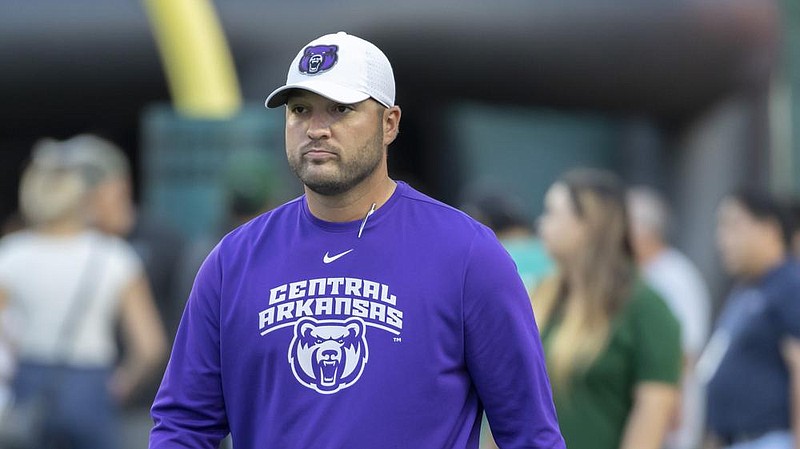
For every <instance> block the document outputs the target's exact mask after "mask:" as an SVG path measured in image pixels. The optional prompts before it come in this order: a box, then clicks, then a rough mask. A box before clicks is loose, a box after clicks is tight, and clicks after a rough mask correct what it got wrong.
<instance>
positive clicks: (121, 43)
mask: <svg viewBox="0 0 800 449" xmlns="http://www.w3.org/2000/svg"><path fill="white" fill-rule="evenodd" d="M216 6H217V9H218V12H219V16H220V18H221V20H222V25H223V27H224V29H225V32H226V34H227V37H228V40H229V43H230V46H231V49H232V52H233V55H234V58H235V63H236V67H237V72H238V76H239V80H240V83H241V88H242V92H243V95H244V97H245V100H246V101H247V103H248V108H247V110H248V111H252V110H257V111H258V112H252V113H251V112H248V114H256V115H255V117H258V120H261V119H263V126H262V127H261V128H259V131H258V132H257V133H256V134H254V137H253V139H252V142H256V143H259V142H260V143H264V145H270V146H273V147H274V146H277V147H280V146H281V142H282V134H281V131H280V129H281V126H280V124H281V122H282V112H281V111H280V110H278V111H266V110H265V111H263V113H262V112H261V111H260V110H258V107H259V105H260V103H261V102H262V101H263V99H264V97H265V96H266V94H267V93H268V92H270V91H271V89H272V88H273V87H274V86H276V85H278V84H280V83H281V82H282V80H283V79H284V78H285V73H286V64H287V63H288V61H290V60H291V59H292V58H293V56H294V53H295V51H296V50H297V48H298V46H300V45H302V44H303V43H305V42H307V41H308V40H310V39H311V38H313V37H316V36H318V35H321V34H323V33H327V32H334V31H338V30H347V31H349V32H351V33H353V34H356V35H362V36H364V37H366V38H369V39H370V40H372V41H373V42H375V43H376V44H377V45H378V46H380V47H381V48H382V49H383V50H384V51H385V52H386V53H387V55H389V57H390V59H391V61H392V63H393V65H394V67H395V71H396V76H397V83H398V94H397V100H398V103H399V104H400V105H401V106H402V107H403V112H404V114H403V129H402V133H401V136H400V138H399V139H398V141H397V142H396V143H395V144H394V145H393V146H392V148H391V150H390V166H391V170H392V171H394V172H396V173H403V174H404V175H410V176H411V177H413V178H414V180H415V181H417V182H418V183H419V185H422V186H425V187H424V189H425V190H426V191H427V193H430V194H432V195H434V196H436V197H438V198H441V199H443V200H445V201H447V202H450V203H453V204H456V203H457V201H458V197H459V193H460V189H461V187H462V186H464V185H467V183H469V182H475V181H481V182H482V181H486V182H490V183H491V182H492V181H493V180H501V181H502V182H503V184H504V185H509V186H510V187H509V188H511V189H512V190H513V191H514V193H515V194H517V195H519V196H523V197H526V198H529V203H528V206H529V207H530V210H529V213H530V214H531V215H537V214H538V212H539V211H540V210H541V200H542V195H543V192H544V190H545V189H546V187H547V186H548V185H549V184H550V183H551V182H552V181H553V180H554V179H555V178H556V177H557V176H558V174H559V173H560V172H561V171H563V170H565V169H566V168H569V167H572V166H575V165H591V166H598V167H605V168H610V169H612V170H614V171H616V172H618V173H619V174H621V175H622V176H623V177H624V178H625V179H627V180H629V181H631V182H636V183H640V184H641V183H645V184H650V185H653V186H655V187H658V188H659V189H662V190H663V191H665V192H667V193H668V195H669V197H670V198H669V199H670V201H671V202H672V203H673V204H675V205H676V215H677V216H676V219H677V223H676V224H677V226H676V228H677V229H679V230H680V232H679V233H678V235H676V236H675V237H676V243H677V246H678V247H680V248H681V249H683V250H684V251H685V252H686V253H687V254H688V255H689V256H690V257H691V258H692V259H693V260H694V261H695V262H696V263H697V264H698V265H699V267H700V268H701V270H702V271H703V273H704V274H705V275H706V277H707V278H709V280H710V281H711V285H712V289H713V290H714V291H715V292H719V291H720V289H721V288H720V283H721V282H722V280H721V277H722V276H721V274H720V271H719V268H718V262H717V259H716V255H715V251H714V250H713V246H712V243H711V242H713V224H714V208H715V207H716V202H717V200H718V199H719V198H720V197H721V196H722V194H723V193H724V192H726V191H727V190H729V189H730V188H732V187H733V186H735V185H737V184H739V183H742V182H744V181H749V182H756V183H760V184H770V185H772V186H773V187H775V188H777V189H783V190H798V189H800V94H798V93H796V92H795V93H794V94H793V92H792V90H793V89H794V90H795V91H797V90H800V5H798V2H796V1H794V0H775V1H763V0H712V1H695V2H692V1H689V2H662V1H657V0H623V1H619V2H614V3H613V4H602V3H599V2H592V1H578V0H569V1H565V2H557V3H554V2H546V1H538V0H537V1H523V0H506V1H502V2H491V3H487V2H482V1H479V0H468V1H456V0H440V1H436V2H430V1H422V0H409V1H406V2H392V3H389V2H386V3H383V2H381V3H379V2H370V1H366V0H359V1H342V2H321V1H312V2H294V3H286V2H277V1H255V0H237V1H227V2H217V3H216ZM0 9H2V12H1V13H0V80H1V82H0V98H2V99H3V101H1V102H0V171H1V172H0V199H1V200H0V215H2V216H6V215H8V214H10V213H11V211H13V210H14V208H15V206H16V199H15V192H14V188H15V186H16V184H17V178H18V176H19V168H20V167H21V164H22V162H23V160H24V159H25V157H26V156H27V152H28V150H29V148H30V145H31V144H32V142H33V141H34V140H35V139H37V138H38V137H40V136H43V135H47V136H53V137H57V138H58V137H66V136H69V135H74V134H76V133H78V132H95V133H98V134H101V135H104V136H105V137H108V138H110V139H111V140H114V141H115V142H117V143H119V144H120V145H122V146H123V147H125V148H126V149H127V150H128V151H129V152H130V155H131V157H132V159H133V162H134V168H135V169H136V173H137V187H138V188H137V193H138V196H139V198H140V199H141V201H142V202H143V203H144V205H145V207H147V206H148V204H153V203H155V202H158V201H166V200H164V198H167V199H168V198H170V196H169V195H170V192H174V191H173V190H169V185H173V184H175V178H174V176H176V175H175V173H176V171H177V172H180V173H181V174H182V175H181V176H187V173H188V176H189V177H188V178H182V181H181V182H183V184H182V187H181V188H183V189H187V188H189V187H191V186H192V183H199V184H198V188H197V189H194V190H192V191H194V192H206V194H208V195H210V197H211V198H217V199H218V198H219V196H218V194H219V192H218V191H215V190H213V186H212V189H211V190H208V185H205V184H202V182H203V178H202V176H200V175H198V176H196V177H192V176H193V175H192V173H196V174H199V173H202V174H204V175H203V176H206V178H205V179H208V178H207V176H208V170H207V168H208V167H213V166H214V164H215V163H216V162H207V164H206V165H202V164H203V162H202V161H201V162H198V161H197V160H193V159H192V158H193V157H198V158H205V159H203V160H206V161H219V160H220V158H222V156H220V154H219V153H218V152H221V151H224V148H223V147H224V145H222V146H221V147H220V146H218V147H216V148H213V149H211V150H208V151H205V150H200V149H198V150H197V151H194V152H193V151H191V150H190V149H189V150H186V151H183V152H182V153H181V154H180V158H182V159H183V160H186V161H187V164H190V163H194V164H195V165H194V166H197V167H199V168H197V170H195V171H194V172H192V171H191V170H188V171H187V170H183V171H181V170H179V169H178V168H176V167H178V166H179V165H180V160H178V161H177V162H176V158H177V155H176V157H175V158H172V159H170V158H169V153H168V151H169V149H168V148H169V147H168V146H166V147H165V146H164V145H162V144H163V143H164V142H165V141H164V140H163V139H161V140H159V139H158V137H159V135H158V134H157V131H153V130H154V129H157V128H158V120H159V119H160V118H163V116H164V115H163V114H159V113H156V112H153V111H159V110H160V111H163V108H161V106H160V105H161V104H164V103H168V101H169V93H168V90H167V86H166V82H165V80H164V75H163V70H162V67H161V64H160V61H159V57H158V52H157V49H156V46H155V43H154V41H153V38H152V35H151V31H150V28H149V24H148V22H147V17H146V15H145V14H144V11H143V10H142V9H141V5H140V3H139V2H129V1H121V0H102V1H101V0H74V1H71V2H61V1H57V0H32V1H22V0H6V1H4V2H3V5H2V6H1V7H0ZM354 10H357V11H358V14H353V11H354ZM160 108H161V109H160ZM249 117H251V118H252V117H254V116H253V115H250V116H249ZM187 126H188V127H189V128H191V127H193V126H195V127H199V128H202V125H197V124H188V125H187ZM270 132H271V133H272V134H269V133H270ZM153 133H156V134H153ZM162 137H163V136H162ZM268 151H270V152H274V154H275V155H276V156H281V154H282V148H270V149H268ZM215 152H216V153H215ZM274 159H275V160H276V161H278V162H276V164H278V165H279V167H277V168H278V169H279V170H281V169H282V168H283V167H285V165H282V164H285V162H283V160H282V159H281V158H280V157H276V158H274ZM159 161H162V162H159ZM163 161H166V162H163ZM159 164H161V165H159ZM197 164H200V166H198V165H197ZM167 178H169V179H167ZM159 182H160V184H159ZM292 182H293V181H291V180H287V181H286V183H287V184H289V185H288V186H287V189H286V192H288V193H287V195H289V194H291V193H292V192H298V191H299V184H292ZM152 183H156V184H157V185H159V186H167V187H165V188H166V189H167V190H166V191H164V190H159V189H156V188H150V189H149V188H148V185H150V184H152ZM187 186H189V187H187ZM204 189H205V190H204ZM189 190H191V189H189ZM200 194H203V193H200ZM214 195H217V196H216V197H215V196H214ZM159 198H160V199H159ZM217 203H219V201H216V200H215V201H212V202H211V203H208V204H210V206H209V207H215V206H214V204H217ZM184 206H185V207H186V209H187V210H189V209H190V207H193V206H192V203H191V202H188V203H186V204H184ZM175 212H176V214H180V213H183V211H181V210H180V208H178V209H176V210H175ZM208 220H209V221H211V220H212V218H208ZM192 232H194V230H193V231H192ZM197 232H200V230H198V231H197Z"/></svg>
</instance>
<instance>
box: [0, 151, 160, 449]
mask: <svg viewBox="0 0 800 449" xmlns="http://www.w3.org/2000/svg"><path fill="white" fill-rule="evenodd" d="M94 142H96V140H93V138H91V137H89V136H78V137H76V138H73V139H70V140H67V141H63V142H57V141H52V140H48V141H43V142H41V143H39V144H37V145H36V147H35V148H34V151H33V157H32V160H31V163H30V165H29V166H28V167H27V168H26V169H25V172H24V173H23V175H22V180H21V183H20V192H19V199H20V211H21V212H22V215H23V217H24V218H25V220H26V222H27V223H28V225H29V229H27V230H23V231H19V232H16V233H13V234H10V235H8V236H6V237H5V238H3V239H2V240H0V309H2V308H4V307H9V308H11V309H12V310H13V311H14V312H15V313H14V316H15V317H18V318H19V320H20V323H18V324H19V326H18V328H19V329H21V330H22V332H21V333H20V335H19V336H18V346H17V348H16V349H17V356H18V368H17V374H16V377H15V381H14V392H15V394H16V397H17V400H19V401H23V400H25V399H26V398H29V397H32V396H35V395H37V394H40V393H41V392H42V391H48V398H49V399H50V404H49V405H50V406H49V407H48V409H49V416H47V417H46V429H47V431H46V433H47V435H46V437H47V439H48V442H49V443H52V442H55V444H63V443H66V444H67V445H68V446H69V447H70V448H74V449H94V448H97V449H101V448H102V449H114V448H116V447H118V445H119V443H120V442H119V441H117V438H118V435H119V429H118V428H117V425H118V424H117V422H116V405H117V404H118V403H119V402H121V401H124V400H125V398H126V397H127V396H128V395H129V394H130V393H131V392H132V391H133V390H134V389H135V388H136V386H137V384H138V383H140V382H141V381H142V380H144V379H145V378H146V377H147V376H148V375H151V374H152V373H151V371H152V370H153V368H154V367H156V366H158V363H159V362H160V360H161V358H162V357H163V355H164V353H165V349H166V344H165V337H164V335H163V331H162V329H161V326H160V324H159V317H158V314H157V312H156V309H155V306H154V304H153V299H152V297H151V294H150V288H149V286H148V282H147V280H146V278H145V276H144V274H143V273H144V271H143V268H142V265H141V262H140V261H139V259H138V257H137V256H136V254H135V253H134V251H133V249H132V248H131V247H130V246H129V245H128V244H127V243H125V242H124V241H123V240H121V239H119V238H116V237H112V236H108V235H104V234H101V233H99V232H97V231H95V230H92V229H91V228H90V227H89V225H88V220H87V219H88V217H87V205H88V201H89V198H88V196H89V195H90V192H91V189H92V187H93V183H94V182H96V179H95V178H96V176H95V174H94V173H93V172H92V168H91V165H90V164H86V163H85V162H86V161H81V160H79V159H78V158H76V157H75V154H77V153H78V151H76V149H77V148H78V147H79V146H80V145H91V144H93V143H94ZM118 319H119V320H120V321H119V322H120V325H121V329H122V336H123V343H124V344H125V347H126V351H125V359H123V360H122V361H120V363H117V348H116V343H115V333H114V329H115V324H116V322H117V320H118ZM58 442H63V443H58ZM48 447H49V446H48Z"/></svg>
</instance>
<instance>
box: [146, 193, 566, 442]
mask: <svg viewBox="0 0 800 449" xmlns="http://www.w3.org/2000/svg"><path fill="white" fill-rule="evenodd" d="M365 213H366V211H365ZM360 226H361V221H357V222H349V223H330V222H325V221H322V220H319V219H317V218H316V217H314V216H313V215H312V214H311V213H310V211H309V209H308V206H307V203H306V201H305V198H304V197H301V198H299V199H297V200H295V201H292V202H290V203H287V204H285V205H283V206H281V207H279V208H277V209H275V210H273V211H271V212H269V213H266V214H264V215H262V216H260V217H258V218H256V219H255V220H253V221H251V222H249V223H247V224H245V225H244V226H242V227H240V228H238V229H237V230H235V231H233V232H232V233H230V234H229V235H227V236H226V237H225V238H224V239H223V240H222V241H221V242H220V243H219V245H217V247H216V248H215V249H214V250H213V251H212V252H211V254H210V255H209V256H208V258H207V259H206V261H205V263H204V264H203V266H202V267H201V269H200V271H199V273H198V275H197V279H196V280H195V285H194V288H193V290H192V293H191V295H190V298H189V301H188V304H187V306H186V311H185V313H184V316H183V320H182V322H181V325H180V329H179V331H178V335H177V338H176V341H175V346H174V348H173V351H172V357H171V359H170V362H169V366H168V367H167V371H166V374H165V376H164V380H163V383H162V385H161V389H160V390H159V392H158V395H157V397H156V400H155V403H154V404H153V409H152V414H153V418H154V420H155V427H154V429H153V431H152V434H151V437H150V448H151V449H162V448H163V449H167V448H170V449H172V448H191V449H204V448H216V447H217V445H218V444H219V442H220V440H221V439H222V438H223V437H224V436H225V435H226V434H227V433H228V432H230V433H231V435H232V438H233V443H234V446H235V448H236V449H267V448H280V449H293V448H298V449H301V448H302V449H308V448H314V449H326V448H330V449H334V448H335V449H342V448H348V449H361V448H363V449H375V448H382V449H386V448H398V449H400V448H402V449H409V448H413V449H441V448H448V449H449V448H456V449H462V448H464V449H466V448H470V449H473V448H477V447H478V436H479V428H480V422H481V411H482V407H485V409H486V413H487V416H488V418H489V422H490V424H491V427H492V431H493V434H494V437H495V439H496V441H497V442H498V444H499V446H500V447H501V448H504V449H505V448H536V449H540V448H541V449H544V448H547V449H551V448H558V449H562V448H564V447H565V446H564V442H563V440H562V438H561V435H560V432H559V429H558V424H557V420H556V415H555V409H554V407H553V401H552V397H551V392H550V385H549V382H548V379H547V374H546V371H545V365H544V359H543V355H542V348H541V343H540V341H539V335H538V332H537V330H536V326H535V323H534V318H533V314H532V312H531V307H530V304H529V302H528V299H527V294H526V292H525V289H524V287H523V285H522V282H521V280H520V279H519V276H518V275H517V271H516V269H515V267H514V264H513V262H512V261H511V259H510V258H509V256H508V254H507V253H506V251H505V250H504V249H503V248H502V246H501V245H500V244H499V243H498V241H497V239H496V238H495V237H494V235H493V234H492V232H491V231H490V230H488V229H487V228H485V227H484V226H482V225H480V224H479V223H477V222H475V221H474V220H472V219H471V218H469V217H468V216H466V215H465V214H463V213H461V212H459V211H457V210H455V209H453V208H451V207H449V206H446V205H444V204H442V203H440V202H438V201H435V200H433V199H431V198H429V197H427V196H425V195H423V194H421V193H419V192H417V191H415V190H413V189H412V188H411V187H409V186H408V185H406V184H404V183H402V182H401V183H398V186H397V189H396V190H395V192H394V194H393V195H392V197H391V198H390V199H389V201H388V202H387V203H385V204H384V205H383V206H382V207H381V208H379V209H378V210H377V211H375V213H374V214H372V215H371V216H370V217H369V219H368V220H367V222H366V226H365V227H364V229H363V231H362V235H361V237H360V238H359V237H358V234H359V228H360Z"/></svg>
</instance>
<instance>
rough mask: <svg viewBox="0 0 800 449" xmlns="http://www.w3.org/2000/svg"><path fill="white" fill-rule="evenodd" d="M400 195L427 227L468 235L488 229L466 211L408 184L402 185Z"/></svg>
mask: <svg viewBox="0 0 800 449" xmlns="http://www.w3.org/2000/svg"><path fill="white" fill-rule="evenodd" d="M401 195H402V196H403V198H404V199H405V200H406V202H407V205H408V207H409V208H412V209H414V211H415V213H418V214H419V219H420V220H424V221H426V222H427V224H428V227H429V228H430V229H432V230H434V229H436V228H437V227H439V228H441V230H445V231H446V230H449V231H450V232H452V231H457V230H464V231H468V232H470V233H471V234H470V235H474V232H478V231H487V230H488V228H487V227H486V226H484V225H483V224H481V223H480V222H478V221H477V220H475V219H474V218H472V217H470V216H469V215H468V214H467V213H465V212H463V211H461V210H459V209H457V208H455V207H453V206H450V205H448V204H445V203H444V202H442V201H440V200H437V199H435V198H432V197H430V196H428V195H426V194H424V193H422V192H419V191H418V190H415V189H413V188H411V187H410V186H407V185H406V186H404V188H403V190H402V192H401ZM415 215H416V214H415ZM489 233H491V231H489ZM492 235H493V233H492Z"/></svg>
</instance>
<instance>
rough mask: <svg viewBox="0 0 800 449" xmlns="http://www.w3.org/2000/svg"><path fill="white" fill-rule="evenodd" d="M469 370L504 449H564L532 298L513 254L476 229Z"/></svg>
mask: <svg viewBox="0 0 800 449" xmlns="http://www.w3.org/2000/svg"><path fill="white" fill-rule="evenodd" d="M463 295H464V345H465V354H466V363H467V369H468V370H469V373H470V376H471V378H472V381H473V383H474V385H475V388H476V389H477V392H478V395H479V396H480V399H481V401H482V402H483V404H484V406H485V408H486V415H487V418H488V420H489V424H490V425H491V428H492V433H493V435H494V439H495V441H496V442H497V445H498V447H500V448H501V449H521V448H527V449H530V448H535V449H563V448H564V447H565V445H564V440H563V439H562V437H561V433H560V431H559V428H558V422H557V419H556V412H555V407H554V406H553V399H552V392H551V389H550V382H549V380H548V377H547V371H546V368H545V361H544V354H543V351H542V345H541V342H540V340H539V333H538V331H537V328H536V323H535V321H534V318H533V311H532V310H531V305H530V301H529V300H528V295H527V292H526V291H525V287H524V285H523V284H522V281H521V279H520V278H519V275H518V274H517V270H516V267H515V266H514V263H513V262H512V260H511V258H510V257H509V256H508V253H507V252H506V251H505V250H504V249H503V247H502V246H500V243H499V242H497V240H496V239H495V238H494V235H492V234H491V233H490V231H488V230H482V231H479V232H478V234H477V235H476V237H475V240H474V241H473V245H472V248H471V250H470V254H469V255H468V257H467V261H466V268H465V281H464V293H463Z"/></svg>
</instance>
